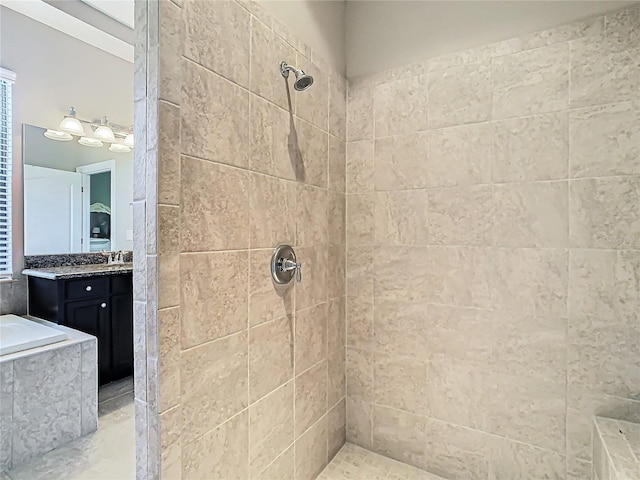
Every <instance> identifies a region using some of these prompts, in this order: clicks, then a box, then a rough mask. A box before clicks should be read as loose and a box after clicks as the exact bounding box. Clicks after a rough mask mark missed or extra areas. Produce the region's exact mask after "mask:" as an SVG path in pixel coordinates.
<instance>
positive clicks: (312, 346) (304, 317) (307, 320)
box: [295, 303, 327, 374]
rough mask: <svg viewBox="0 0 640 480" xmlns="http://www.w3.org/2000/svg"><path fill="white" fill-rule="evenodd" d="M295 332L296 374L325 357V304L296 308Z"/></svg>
mask: <svg viewBox="0 0 640 480" xmlns="http://www.w3.org/2000/svg"><path fill="white" fill-rule="evenodd" d="M295 328H296V332H295V345H296V348H295V371H296V374H299V373H301V372H304V371H305V370H306V369H308V368H310V367H311V366H313V365H315V364H316V363H318V362H319V361H321V360H324V359H326V358H327V304H326V303H321V304H319V305H316V306H315V307H311V308H307V309H304V310H298V312H297V313H296V327H295Z"/></svg>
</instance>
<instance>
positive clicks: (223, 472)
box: [182, 410, 249, 480]
mask: <svg viewBox="0 0 640 480" xmlns="http://www.w3.org/2000/svg"><path fill="white" fill-rule="evenodd" d="M248 420H249V415H248V413H247V410H244V411H243V412H241V413H240V414H238V415H236V416H234V417H232V418H231V419H229V420H228V421H227V422H225V423H223V424H222V425H220V426H219V427H217V428H215V429H213V430H211V431H210V432H208V433H206V434H205V435H203V436H202V437H200V438H198V439H197V440H196V441H195V442H193V443H191V444H190V445H186V446H184V447H183V449H182V478H183V479H185V480H189V479H202V478H225V479H226V478H229V479H231V478H247V477H248V474H249V472H248V471H247V470H248V463H247V458H248V455H249V425H248Z"/></svg>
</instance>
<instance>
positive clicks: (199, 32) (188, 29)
mask: <svg viewBox="0 0 640 480" xmlns="http://www.w3.org/2000/svg"><path fill="white" fill-rule="evenodd" d="M183 10H184V23H183V28H184V32H185V40H184V54H185V56H186V57H188V58H190V59H192V60H195V61H196V62H198V63H199V64H201V65H203V66H205V67H207V68H208V69H209V70H213V71H214V72H216V73H218V74H219V75H222V76H223V77H225V78H228V79H229V80H231V81H233V82H235V83H238V84H240V85H242V86H243V87H247V86H248V85H249V48H250V45H249V38H250V33H251V30H250V28H249V18H250V16H249V12H247V11H246V10H245V9H243V8H242V7H241V6H240V5H238V4H237V3H235V2H228V1H226V2H202V1H198V0H185V2H184V6H183ZM221 37H222V38H224V40H225V41H224V42H220V41H219V38H221Z"/></svg>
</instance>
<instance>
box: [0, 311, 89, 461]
mask: <svg viewBox="0 0 640 480" xmlns="http://www.w3.org/2000/svg"><path fill="white" fill-rule="evenodd" d="M41 322H42V323H45V324H47V325H49V326H53V327H54V328H56V329H58V330H62V331H63V332H65V333H66V334H67V336H68V339H67V340H64V341H62V342H58V343H54V344H51V345H47V346H44V347H38V348H33V349H29V350H24V351H21V352H16V353H12V354H9V355H3V356H2V357H1V359H0V395H1V398H0V439H1V440H0V459H1V464H0V466H1V467H2V468H1V469H2V470H3V471H4V470H9V469H11V468H15V467H17V466H19V465H21V464H23V463H26V462H28V461H30V460H31V459H33V458H35V457H38V456H40V455H42V454H44V453H46V452H48V451H50V450H53V449H55V448H58V447H60V446H61V445H64V444H66V443H68V442H70V441H72V440H74V439H76V438H79V437H81V436H84V435H87V434H89V433H91V432H93V431H95V430H96V428H97V426H98V423H97V422H98V419H97V403H98V370H97V356H98V352H97V341H96V338H95V337H93V336H91V335H87V334H85V333H82V332H79V331H77V330H73V329H70V328H66V327H62V326H59V325H53V324H51V323H49V322H44V321H41Z"/></svg>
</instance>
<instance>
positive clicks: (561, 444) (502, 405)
mask: <svg viewBox="0 0 640 480" xmlns="http://www.w3.org/2000/svg"><path fill="white" fill-rule="evenodd" d="M494 379H495V393H494V395H493V396H492V398H491V400H490V407H489V431H490V432H492V433H495V434H496V435H500V436H502V437H507V438H510V439H512V440H517V441H519V442H523V443H527V444H530V445H535V446H538V447H541V448H545V449H547V450H552V451H554V452H558V453H560V454H564V448H565V428H566V427H565V426H566V398H565V384H566V381H565V380H564V379H561V380H560V381H556V382H550V381H545V380H541V379H537V378H532V377H527V376H506V375H496V376H495V377H494ZM500 392H505V393H507V392H508V393H507V394H500Z"/></svg>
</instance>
